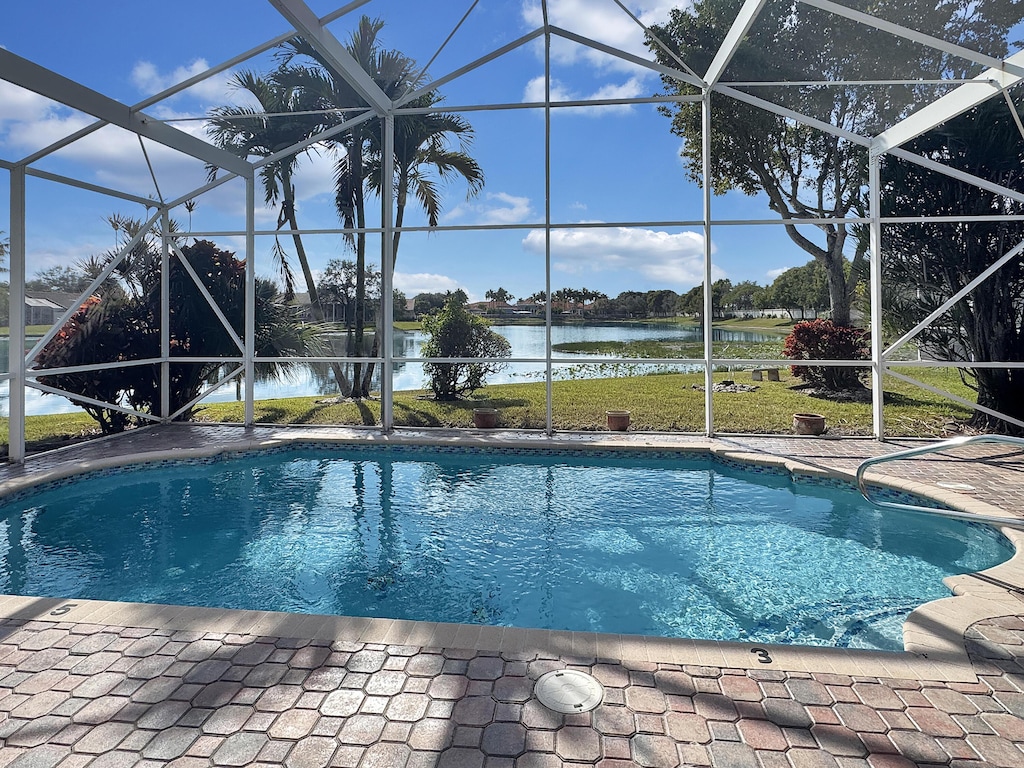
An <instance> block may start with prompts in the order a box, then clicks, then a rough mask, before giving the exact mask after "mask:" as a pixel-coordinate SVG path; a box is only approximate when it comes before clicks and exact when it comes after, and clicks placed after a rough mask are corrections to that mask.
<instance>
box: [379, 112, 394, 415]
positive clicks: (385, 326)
mask: <svg viewBox="0 0 1024 768" xmlns="http://www.w3.org/2000/svg"><path fill="white" fill-rule="evenodd" d="M381 173H382V174H384V178H382V179H381V180H380V188H381V199H382V207H383V210H382V211H381V216H382V219H383V221H381V229H382V230H383V232H382V233H381V248H380V253H381V265H380V274H381V278H380V292H381V306H380V320H379V321H378V322H377V333H378V334H380V344H378V345H377V348H378V349H379V350H380V351H381V356H382V358H383V359H382V361H381V364H380V428H381V430H382V431H383V432H385V433H387V432H391V431H392V430H393V429H394V428H395V409H394V399H395V392H394V385H395V377H394V367H395V291H394V284H395V283H394V280H395V232H394V230H395V219H394V210H395V202H394V196H395V187H394V183H393V179H394V178H395V116H394V114H392V113H390V112H389V113H388V114H387V115H385V116H384V162H383V163H382V167H381Z"/></svg>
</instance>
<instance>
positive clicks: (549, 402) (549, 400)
mask: <svg viewBox="0 0 1024 768" xmlns="http://www.w3.org/2000/svg"><path fill="white" fill-rule="evenodd" d="M544 15H545V19H544V290H545V292H546V295H547V301H546V302H545V306H544V384H545V386H544V401H545V404H546V416H545V422H544V424H545V431H546V432H547V434H548V435H553V434H554V433H555V426H554V421H555V420H554V406H553V403H554V384H553V379H552V366H551V32H550V31H548V26H547V4H546V3H545V5H544Z"/></svg>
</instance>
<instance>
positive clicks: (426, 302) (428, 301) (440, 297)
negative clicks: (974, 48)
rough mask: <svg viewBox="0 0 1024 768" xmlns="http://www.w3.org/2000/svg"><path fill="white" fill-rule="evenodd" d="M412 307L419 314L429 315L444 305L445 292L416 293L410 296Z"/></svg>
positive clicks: (445, 299) (446, 299) (446, 296)
mask: <svg viewBox="0 0 1024 768" xmlns="http://www.w3.org/2000/svg"><path fill="white" fill-rule="evenodd" d="M412 301H413V305H412V309H413V312H415V313H416V314H417V315H419V316H421V317H422V316H423V315H429V314H431V313H433V312H434V311H436V310H438V309H440V308H441V307H443V306H444V303H445V302H446V301H448V294H447V293H417V294H416V295H415V296H413V297H412Z"/></svg>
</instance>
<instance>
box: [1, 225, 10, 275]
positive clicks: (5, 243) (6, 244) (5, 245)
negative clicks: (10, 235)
mask: <svg viewBox="0 0 1024 768" xmlns="http://www.w3.org/2000/svg"><path fill="white" fill-rule="evenodd" d="M5 234H6V233H5V232H4V231H3V230H2V229H0V272H6V271H7V265H6V264H4V261H5V260H6V259H7V254H8V253H10V250H11V241H10V240H8V239H7V238H6V237H3V235H5Z"/></svg>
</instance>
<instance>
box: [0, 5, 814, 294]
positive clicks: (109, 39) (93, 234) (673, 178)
mask: <svg viewBox="0 0 1024 768" xmlns="http://www.w3.org/2000/svg"><path fill="white" fill-rule="evenodd" d="M469 5H470V3H469V1H468V0H467V2H465V3H462V2H459V3H452V2H446V3H418V2H405V3H398V2H388V1H385V0H375V1H374V2H371V3H369V4H367V5H366V6H364V7H363V8H361V9H359V10H358V11H356V14H361V13H366V14H368V15H370V16H380V17H381V18H383V19H384V20H385V21H386V23H387V24H386V26H385V28H384V31H383V33H382V40H383V43H384V45H385V46H386V47H389V48H396V49H399V50H401V51H403V52H404V53H406V54H407V55H409V56H411V57H413V58H414V59H416V60H417V61H418V62H420V63H421V64H425V63H426V62H427V61H428V60H429V59H430V58H431V57H432V56H433V55H434V54H435V52H436V51H437V49H438V47H439V46H440V45H441V43H442V42H443V41H444V39H445V37H446V36H447V35H448V33H449V32H451V30H452V29H453V28H454V26H455V25H456V23H457V22H458V21H459V19H460V17H461V16H462V14H463V13H464V12H465V10H466V8H468V6H469ZM670 5H671V4H670V3H666V2H661V1H659V0H640V1H639V2H638V1H637V0H633V2H630V3H629V7H630V9H631V10H632V11H633V12H634V13H635V14H637V15H638V16H639V17H640V18H641V19H642V20H643V21H644V22H646V23H650V22H657V21H661V20H664V19H665V18H666V17H667V11H668V8H669V7H670ZM310 6H311V7H312V9H313V10H314V11H315V12H316V13H319V14H325V13H328V12H330V11H332V10H334V8H335V7H336V3H335V2H334V0H315V1H313V2H310ZM439 6H440V7H439ZM166 8H167V6H166V5H164V4H157V3H149V2H140V1H139V0H135V1H134V2H128V1H127V0H104V2H102V3H97V2H93V3H61V4H60V13H59V15H55V14H54V10H53V7H52V6H45V7H44V6H43V5H40V4H14V5H12V7H10V8H5V9H4V17H5V18H4V27H3V29H2V30H0V45H2V46H3V47H5V48H7V49H9V50H10V51H12V52H14V53H17V54H19V55H21V56H24V57H26V58H28V59H31V60H33V61H35V62H37V63H39V64H41V65H43V66H45V67H48V68H50V69H53V70H54V71H56V72H58V73H60V74H64V75H67V76H69V77H73V78H75V79H77V80H79V81H80V82H82V83H83V84H85V85H87V86H89V87H90V88H93V89H95V90H98V91H100V92H101V93H103V94H105V95H107V96H110V97H113V98H116V99H118V100H120V101H122V102H124V103H126V104H133V103H136V102H138V101H140V100H142V99H143V98H145V97H147V96H149V95H151V94H153V93H156V92H159V91H160V90H161V89H163V88H165V87H167V86H169V85H171V84H173V83H175V82H179V81H181V80H182V79H184V78H185V77H188V76H190V75H191V74H193V73H195V72H198V71H201V70H203V69H204V68H206V67H207V66H208V65H213V64H217V63H219V62H221V61H223V60H226V59H228V58H230V57H232V56H234V55H236V54H238V53H241V52H243V51H245V50H247V49H249V48H251V47H253V46H255V45H258V44H260V43H262V42H264V41H265V40H267V39H270V38H272V37H274V36H275V35H277V34H280V33H282V32H285V31H287V29H288V27H287V24H286V22H285V21H284V20H283V19H282V18H281V17H280V16H279V15H278V14H277V13H276V12H275V11H274V9H273V8H272V7H271V6H270V4H269V3H265V2H255V1H254V0H217V2H214V3H210V2H205V3H200V2H198V1H197V0H183V1H182V2H178V3H176V5H175V11H174V13H173V15H170V14H168V13H167V11H166ZM550 9H551V17H552V19H551V20H552V22H553V23H554V24H556V25H558V26H562V27H564V28H567V29H569V30H571V31H573V32H576V33H578V34H581V35H584V36H587V37H590V38H593V39H596V40H598V41H600V42H603V43H606V44H608V45H613V46H615V47H618V48H622V49H625V50H627V51H631V52H634V53H637V54H640V55H645V56H647V57H649V54H647V53H646V52H645V49H644V48H643V45H642V32H641V30H640V28H639V27H638V26H636V25H635V24H634V23H633V21H632V20H630V19H629V17H628V16H626V15H625V14H624V13H623V12H622V11H621V10H620V9H619V8H618V7H616V5H615V3H614V2H613V0H554V1H553V2H552V3H551V4H550ZM355 20H356V17H355V15H353V16H348V17H345V18H342V19H340V20H338V21H336V22H334V23H333V24H332V26H331V29H332V31H333V32H334V33H335V34H336V35H337V36H338V37H339V38H340V39H342V40H344V39H346V38H347V35H348V33H349V30H350V29H351V28H352V26H353V25H354V22H355ZM539 23H540V10H539V5H538V4H536V3H533V2H531V0H497V1H494V2H487V0H483V1H482V2H480V3H479V4H478V6H477V7H476V9H475V10H474V11H473V13H472V14H470V16H469V17H468V19H467V20H466V22H465V24H464V25H463V27H462V28H461V29H460V30H459V31H458V32H457V33H456V35H455V36H454V37H453V38H452V40H451V42H449V43H448V45H447V47H446V48H445V49H444V50H443V51H441V53H440V54H439V55H438V56H437V58H436V60H435V62H434V64H433V65H432V66H431V69H430V73H431V74H432V75H433V76H440V75H443V74H445V73H447V72H449V71H452V70H454V69H456V68H458V67H460V66H462V65H464V64H466V63H468V62H470V61H472V60H474V59H475V58H477V57H480V56H483V55H485V54H487V53H489V52H490V51H492V50H494V49H496V48H498V47H499V46H501V45H504V44H506V43H508V42H510V41H512V40H514V39H516V38H517V37H519V36H521V35H523V34H525V33H526V32H528V31H530V30H531V29H533V28H535V27H536V26H537V25H538V24H539ZM556 42H557V44H556V45H555V46H554V48H553V51H552V60H553V71H552V92H553V94H554V95H555V97H556V98H565V99H579V98H609V97H616V96H627V97H631V96H648V95H654V94H655V93H657V92H658V91H659V89H660V83H659V80H658V77H657V76H656V75H654V74H653V73H650V72H649V71H646V70H643V69H641V68H638V67H635V66H633V65H630V64H628V63H625V62H623V61H621V60H619V59H615V58H612V57H609V56H607V55H605V54H602V53H599V52H596V51H593V50H590V49H585V48H582V47H580V46H577V45H575V44H572V43H567V42H565V41H556ZM542 53H543V51H542V48H541V47H540V46H539V45H538V44H529V45H527V46H524V47H522V48H520V49H518V50H516V51H513V52H512V53H509V54H507V55H506V56H504V57H502V58H500V59H498V60H495V61H493V62H490V63H489V64H487V65H486V66H485V67H483V68H481V69H480V70H478V71H474V72H472V73H470V74H468V75H466V76H464V77H462V78H460V79H458V80H455V81H453V82H451V83H450V84H448V85H446V86H445V87H444V88H443V89H442V92H443V94H444V95H445V97H446V100H447V103H448V104H451V105H461V104H473V103H482V102H486V103H522V102H526V101H533V100H535V99H537V98H542V97H543V85H544V84H543V56H542ZM271 65H272V62H271V60H270V58H269V56H267V55H264V56H262V57H260V58H258V59H256V60H254V61H252V62H250V63H249V64H247V65H245V66H246V67H247V68H251V69H253V70H256V71H266V70H267V69H269V68H270V67H271ZM227 80H228V75H227V74H222V75H218V76H215V77H214V78H213V79H211V80H210V81H207V82H205V83H203V84H201V85H199V86H196V87H194V88H192V89H190V90H189V91H188V92H186V93H183V94H181V95H178V96H176V97H174V98H172V99H170V100H168V101H166V102H163V103H161V104H159V105H156V106H154V107H151V108H150V109H148V110H147V112H148V113H149V114H150V115H152V116H154V117H157V118H160V119H165V120H176V119H179V118H197V117H202V116H203V115H204V114H206V112H207V110H208V109H209V108H210V107H212V106H216V105H220V104H227V103H232V102H237V101H238V100H239V99H240V98H241V96H240V94H238V93H237V92H235V91H232V90H231V89H230V88H229V87H228V85H227ZM466 117H467V119H468V120H469V121H470V122H471V123H472V124H473V126H474V128H475V131H476V136H475V141H474V144H473V147H472V149H471V152H472V154H473V155H474V156H475V157H476V158H477V160H478V161H479V163H480V165H481V166H482V167H483V170H484V173H485V175H486V186H485V188H484V189H483V191H482V192H481V193H480V194H479V195H478V196H476V197H475V198H472V199H467V197H466V190H465V187H464V186H460V185H458V184H454V185H452V186H451V187H449V188H447V189H446V191H445V198H444V199H445V212H444V215H443V217H442V223H443V224H447V225H472V224H510V225H520V224H531V223H534V224H535V223H541V222H543V221H544V210H545V200H544V191H545V190H544V120H543V112H542V111H541V110H503V111H492V112H472V113H467V114H466ZM91 122H92V120H91V119H90V118H88V117H87V116H85V115H81V114H79V113H76V112H74V111H72V110H69V109H67V108H65V107H62V106H60V105H56V104H53V103H52V102H47V101H46V100H45V99H42V98H41V97H38V96H36V95H34V94H30V93H27V92H25V91H22V90H20V89H18V88H16V87H14V86H10V85H8V84H6V83H3V82H0V157H2V158H4V159H7V160H17V159H20V158H21V157H24V156H25V155H27V154H28V153H30V152H32V151H35V150H37V149H39V148H41V147H43V146H46V145H47V144H48V143H50V142H51V141H53V140H55V139H58V138H60V137H61V136H63V135H66V134H68V133H70V132H72V131H74V130H76V129H78V128H79V127H82V126H84V125H88V124H89V123H91ZM174 125H176V126H177V127H179V128H181V129H183V130H187V131H189V132H191V133H194V134H196V135H203V130H204V125H203V123H202V121H199V120H193V121H189V122H175V123H174ZM551 130H552V132H551V136H552V151H553V158H552V189H551V215H552V220H553V221H554V222H556V223H564V224H573V223H582V222H590V223H593V222H616V221H644V220H647V221H661V220H695V219H699V218H700V217H701V192H700V190H699V188H698V187H697V186H696V185H694V184H692V183H690V182H688V181H687V180H686V178H685V175H684V173H683V167H682V163H681V161H680V159H679V156H678V154H679V149H680V146H681V145H680V140H679V139H678V138H677V137H675V136H673V135H672V134H671V133H670V131H669V121H668V119H667V118H665V117H663V116H661V115H658V114H657V113H656V111H655V109H654V107H652V106H650V105H634V106H630V107H622V106H606V107H590V108H585V109H571V110H570V109H560V110H554V111H553V118H552V129H551ZM146 149H147V152H148V154H149V159H150V161H151V162H152V164H153V166H154V170H155V172H156V176H157V183H158V185H159V189H160V192H161V193H162V194H163V196H164V197H165V198H167V199H170V198H173V197H176V196H178V195H181V194H185V193H187V192H188V191H189V190H191V189H194V188H196V187H198V186H200V185H201V184H203V183H204V181H205V171H204V169H203V166H202V163H200V162H198V161H195V160H190V159H185V158H183V157H182V156H180V155H178V154H177V153H175V152H173V151H171V150H167V149H165V148H163V147H160V146H157V145H154V144H152V143H148V142H147V144H146ZM37 167H39V168H42V169H45V170H49V171H52V172H55V173H61V174H64V175H68V176H75V177H78V178H82V179H84V180H87V181H91V182H94V183H98V184H103V185H106V186H112V187H117V188H119V189H124V190H126V191H129V192H132V193H134V194H138V195H141V196H143V197H146V196H152V195H156V188H155V187H154V183H153V181H152V180H151V178H150V174H149V171H148V169H147V166H146V161H145V156H144V155H143V153H142V150H141V148H140V147H139V142H138V139H137V138H136V137H134V136H132V135H130V134H128V133H127V132H124V131H121V130H119V129H114V128H105V129H103V130H101V131H98V132H97V133H95V134H94V135H93V136H91V137H89V138H87V139H85V140H82V141H80V142H78V143H76V144H75V145H72V146H71V147H68V148H66V149H64V150H61V151H60V152H58V153H56V154H55V155H53V156H52V157H49V158H46V159H45V160H43V161H42V162H40V163H39V164H38V166H37ZM331 190H332V179H331V160H330V158H329V157H327V156H319V157H312V158H309V159H307V160H305V161H304V162H303V166H302V171H301V173H300V176H299V179H298V181H297V191H298V195H299V198H300V200H299V207H298V217H299V224H300V226H301V227H303V228H330V227H336V226H338V224H337V217H336V214H335V212H334V210H333V207H332V192H331ZM7 194H8V185H7V174H6V172H3V171H0V229H4V230H8V231H9V229H10V227H9V223H8V222H7V220H6V219H7ZM258 197H259V199H262V192H261V191H260V192H258ZM197 202H198V208H197V210H196V212H195V214H194V216H193V217H192V224H193V227H194V228H195V229H196V230H207V231H209V230H224V229H240V228H242V227H243V226H244V196H243V187H242V185H241V183H240V182H238V181H236V182H232V183H230V184H227V185H225V186H224V187H222V188H220V189H218V190H216V191H215V192H213V193H210V194H208V195H205V196H203V197H202V198H199V199H198V201H197ZM713 205H714V215H715V217H716V218H728V219H741V218H755V219H769V218H774V215H773V214H772V213H771V212H770V211H769V210H768V207H767V205H766V202H765V200H764V198H763V197H755V198H750V197H746V196H744V195H742V194H739V193H730V194H728V195H725V196H723V197H718V198H715V200H714V202H713ZM114 212H119V213H123V214H129V215H135V216H141V215H143V214H144V212H145V211H144V208H143V207H142V206H136V205H133V204H131V203H126V202H121V201H117V200H113V199H110V198H107V197H105V196H103V195H97V194H94V193H91V192H83V191H79V190H72V189H67V188H63V187H61V186H60V185H55V184H52V183H49V182H44V181H40V180H37V179H30V181H29V187H28V218H29V241H28V247H29V265H28V273H29V275H30V276H31V275H33V274H34V273H36V272H38V271H40V270H41V269H45V268H47V267H51V266H54V265H56V264H70V263H73V262H74V261H75V260H76V259H78V258H81V257H85V256H88V255H89V254H91V253H96V252H102V251H104V250H106V249H108V248H110V247H112V246H113V244H114V238H115V234H114V232H113V231H112V230H111V229H110V227H109V226H108V225H107V224H106V223H105V221H104V220H105V217H106V216H107V215H109V214H111V213H114ZM176 218H178V219H179V221H180V222H182V223H183V224H187V222H188V215H187V214H186V212H185V211H184V210H183V209H179V211H178V212H177V213H176ZM275 221H276V212H275V211H272V210H269V209H263V208H262V207H261V208H260V210H259V211H258V212H257V223H258V226H259V227H261V228H265V229H270V228H273V226H274V223H275ZM407 223H408V224H410V225H417V224H422V223H424V222H423V219H422V216H419V215H418V214H416V213H415V212H414V211H410V212H409V216H408V219H407ZM214 239H216V240H217V241H218V242H219V243H220V244H222V245H223V246H224V247H228V248H234V249H237V250H241V248H242V245H243V242H242V239H241V238H237V237H236V238H232V237H218V238H214ZM305 240H306V245H307V248H308V249H309V252H310V255H311V259H312V261H313V266H314V268H316V269H319V268H322V267H323V265H324V264H326V262H327V261H328V260H329V259H331V258H349V257H350V256H351V254H350V253H349V252H347V251H346V250H345V245H344V243H343V241H342V238H341V237H340V236H336V235H321V236H307V237H306V238H305ZM270 246H271V238H268V237H263V238H259V239H258V241H257V251H258V252H257V268H258V271H259V272H260V273H261V274H264V275H271V274H273V272H274V268H273V265H272V263H271V259H270V256H269V251H270ZM712 247H713V250H714V254H715V264H716V267H715V272H714V274H715V276H716V277H728V278H730V279H732V280H733V281H740V280H754V281H757V282H759V283H761V284H765V283H768V282H770V281H771V280H772V279H773V278H774V277H775V276H776V275H777V274H778V273H779V272H781V271H782V270H784V269H785V268H787V267H792V266H797V265H800V264H803V263H805V262H806V261H807V260H808V259H809V257H808V256H807V255H806V254H805V253H804V252H803V251H801V250H799V249H798V248H797V247H796V246H795V245H793V244H792V243H791V242H790V240H789V239H788V237H787V236H786V235H785V233H784V232H783V230H782V228H781V227H769V226H756V227H755V226H743V227H724V226H723V227H719V228H716V229H715V230H714V233H713V237H712ZM371 248H379V239H377V238H372V239H371ZM552 248H553V251H552V252H553V261H552V285H553V287H554V288H556V289H557V288H558V287H562V286H571V287H581V286H586V287H588V288H591V289H595V290H600V291H604V292H605V293H608V294H609V295H613V296H614V295H616V294H618V293H619V292H621V291H623V290H641V291H643V290H649V289H655V288H670V289H672V290H675V291H678V292H680V293H682V292H685V291H687V290H689V289H690V288H691V287H693V286H694V285H696V284H697V283H699V282H700V281H701V279H702V274H703V266H702V253H703V235H702V233H701V232H700V230H699V228H697V227H672V228H665V227H651V228H643V227H634V228H629V229H625V228H586V229H567V230H566V229H563V230H555V231H554V232H553V234H552ZM543 254H544V237H543V233H542V232H541V231H537V230H530V229H517V230H509V231H501V232H493V231H489V232H439V233H432V234H426V233H408V234H406V235H404V236H403V239H402V244H401V248H400V251H399V254H398V263H397V271H396V277H395V284H396V287H398V288H400V289H402V290H403V291H405V292H406V294H407V295H408V296H410V297H411V296H413V295H414V294H416V293H418V292H421V291H443V290H450V289H454V288H463V289H465V290H466V291H467V293H469V295H470V296H471V297H472V298H474V299H482V298H483V296H484V293H485V291H487V290H488V289H493V288H497V287H499V286H502V287H505V288H506V289H508V290H509V291H511V292H512V294H513V295H515V296H517V297H525V296H527V295H529V294H530V293H532V292H534V291H537V290H540V289H542V288H543V287H544V261H543Z"/></svg>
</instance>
